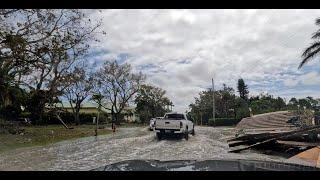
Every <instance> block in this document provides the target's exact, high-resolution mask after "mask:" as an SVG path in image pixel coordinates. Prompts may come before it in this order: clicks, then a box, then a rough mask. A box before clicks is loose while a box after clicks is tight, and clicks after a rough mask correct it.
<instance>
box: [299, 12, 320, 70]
mask: <svg viewBox="0 0 320 180" xmlns="http://www.w3.org/2000/svg"><path fill="white" fill-rule="evenodd" d="M315 24H316V25H318V26H320V18H317V19H316V23H315ZM311 38H312V39H314V40H315V42H313V43H312V44H311V45H310V46H309V47H308V48H307V49H305V50H304V52H303V54H302V58H303V59H302V61H301V63H300V65H299V67H298V68H299V69H300V68H301V67H302V66H303V65H305V64H306V63H307V62H309V61H310V60H311V59H312V58H313V57H314V56H316V55H318V54H319V52H320V40H319V39H320V29H319V30H318V31H316V32H315V33H314V34H313V35H312V37H311Z"/></svg>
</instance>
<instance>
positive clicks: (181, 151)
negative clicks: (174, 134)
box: [0, 127, 286, 170]
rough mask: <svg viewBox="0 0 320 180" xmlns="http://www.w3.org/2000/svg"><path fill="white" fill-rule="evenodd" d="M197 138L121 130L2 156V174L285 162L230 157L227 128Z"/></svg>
mask: <svg viewBox="0 0 320 180" xmlns="http://www.w3.org/2000/svg"><path fill="white" fill-rule="evenodd" d="M195 131H196V135H195V136H192V135H190V137H189V140H188V141H186V140H185V139H177V138H175V139H173V138H170V139H164V140H161V141H158V140H157V139H156V136H155V133H154V132H152V131H149V130H148V129H147V128H146V127H145V128H142V127H134V128H120V129H119V131H118V132H117V133H116V134H115V135H112V134H109V135H104V136H99V137H87V138H80V139H76V140H70V141H62V142H59V143H55V144H51V145H48V146H41V147H30V148H21V149H17V150H14V151H10V152H4V153H1V154H0V170H91V169H94V168H98V167H100V166H104V165H107V164H111V163H115V162H119V161H123V160H132V159H156V160H206V159H252V160H253V159H254V160H268V161H281V162H285V161H286V159H284V158H281V157H275V156H268V155H263V154H258V153H254V152H245V153H241V154H236V153H228V150H229V147H228V144H227V142H226V139H227V138H229V137H231V136H233V135H234V134H233V133H235V131H234V129H233V128H227V127H219V128H213V127H195Z"/></svg>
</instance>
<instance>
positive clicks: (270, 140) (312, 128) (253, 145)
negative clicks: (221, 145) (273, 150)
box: [229, 126, 320, 153]
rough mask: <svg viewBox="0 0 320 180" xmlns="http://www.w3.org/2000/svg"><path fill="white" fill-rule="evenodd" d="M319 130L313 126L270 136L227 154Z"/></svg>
mask: <svg viewBox="0 0 320 180" xmlns="http://www.w3.org/2000/svg"><path fill="white" fill-rule="evenodd" d="M319 128H320V126H313V127H308V128H304V129H302V130H296V131H292V132H286V133H280V134H276V135H270V138H269V139H266V140H263V141H260V142H257V143H255V144H252V145H250V146H247V147H244V148H239V149H235V150H231V151H229V152H234V153H236V152H240V151H243V150H246V149H250V148H252V147H256V146H259V145H261V144H265V143H269V142H272V141H276V140H278V139H281V138H286V137H290V136H294V135H299V134H304V133H308V132H312V131H316V130H319Z"/></svg>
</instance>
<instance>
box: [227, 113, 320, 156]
mask: <svg viewBox="0 0 320 180" xmlns="http://www.w3.org/2000/svg"><path fill="white" fill-rule="evenodd" d="M236 128H237V129H238V132H239V133H238V134H237V135H236V137H235V138H232V139H229V140H228V144H229V147H230V150H229V152H231V153H239V152H241V151H243V150H249V149H255V150H259V151H261V152H263V153H270V152H273V153H277V155H280V154H281V155H283V156H286V157H291V156H294V155H296V154H298V153H300V152H302V151H305V150H308V149H310V148H314V147H317V146H320V141H319V133H320V125H314V124H312V123H306V118H305V117H303V116H297V115H296V114H295V113H293V112H289V111H279V112H272V113H265V114H260V115H256V116H252V117H248V118H244V119H242V120H241V121H240V122H239V124H238V125H237V127H236Z"/></svg>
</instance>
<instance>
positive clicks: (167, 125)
mask: <svg viewBox="0 0 320 180" xmlns="http://www.w3.org/2000/svg"><path fill="white" fill-rule="evenodd" d="M155 128H156V129H180V121H179V120H166V119H162V120H157V122H156V126H155Z"/></svg>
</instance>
